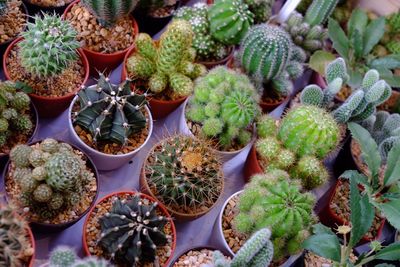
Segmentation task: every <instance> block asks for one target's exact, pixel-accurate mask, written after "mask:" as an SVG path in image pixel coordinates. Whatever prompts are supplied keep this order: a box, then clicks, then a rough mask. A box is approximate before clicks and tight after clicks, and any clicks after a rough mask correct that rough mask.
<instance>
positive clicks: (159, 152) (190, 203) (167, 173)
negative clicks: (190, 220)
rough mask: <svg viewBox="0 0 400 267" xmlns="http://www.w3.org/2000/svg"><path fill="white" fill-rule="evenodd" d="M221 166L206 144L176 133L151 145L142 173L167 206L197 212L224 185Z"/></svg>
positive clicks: (208, 205)
mask: <svg viewBox="0 0 400 267" xmlns="http://www.w3.org/2000/svg"><path fill="white" fill-rule="evenodd" d="M221 166H222V165H221V163H220V161H219V159H218V156H217V155H216V154H215V153H214V152H213V151H212V150H211V149H210V148H209V147H208V146H207V144H206V143H204V142H203V141H198V140H195V139H193V138H191V137H187V136H181V135H177V136H173V137H171V138H168V139H165V140H163V141H161V142H160V143H158V144H157V145H156V146H155V147H154V148H153V150H152V151H151V152H150V154H149V158H148V159H147V164H145V175H146V179H147V182H148V184H149V186H150V188H152V189H154V191H153V193H154V194H155V196H156V197H157V199H159V200H160V201H161V202H162V203H163V204H165V205H166V206H167V207H169V208H171V209H173V210H176V211H179V212H181V213H187V212H189V211H190V212H193V213H197V212H199V211H200V210H201V209H202V208H204V207H210V206H212V205H213V204H214V203H215V202H216V201H217V200H218V197H219V195H220V193H221V192H222V188H223V181H222V177H221V174H222V167H221Z"/></svg>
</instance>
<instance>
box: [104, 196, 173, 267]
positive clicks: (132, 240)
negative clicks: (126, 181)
mask: <svg viewBox="0 0 400 267" xmlns="http://www.w3.org/2000/svg"><path fill="white" fill-rule="evenodd" d="M148 202H149V201H147V200H146V199H142V198H141V197H140V196H139V195H134V196H129V197H127V198H124V199H119V198H116V199H115V200H114V201H113V203H112V207H111V209H110V210H109V212H107V213H106V214H104V215H103V216H102V217H100V219H99V224H100V227H101V234H100V237H99V239H98V242H97V244H98V245H99V246H100V247H101V248H102V249H103V250H104V252H106V254H107V256H108V257H110V258H111V259H112V261H113V262H115V263H117V264H120V265H122V266H136V265H137V264H140V263H149V262H150V263H152V262H154V260H155V258H156V252H157V249H158V248H159V247H162V246H164V245H167V244H168V242H170V240H169V239H170V236H168V235H167V234H166V233H165V229H164V228H165V225H166V224H167V223H168V222H169V219H168V218H167V217H164V216H163V215H160V214H159V213H158V211H157V209H158V208H157V206H158V203H157V202H154V203H148Z"/></svg>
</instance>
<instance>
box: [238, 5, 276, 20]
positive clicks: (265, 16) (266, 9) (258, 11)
mask: <svg viewBox="0 0 400 267" xmlns="http://www.w3.org/2000/svg"><path fill="white" fill-rule="evenodd" d="M244 2H245V3H246V4H247V5H248V6H249V10H250V11H251V13H253V14H254V24H260V23H264V22H267V21H268V20H269V18H270V17H271V15H272V6H273V5H274V4H275V0H244Z"/></svg>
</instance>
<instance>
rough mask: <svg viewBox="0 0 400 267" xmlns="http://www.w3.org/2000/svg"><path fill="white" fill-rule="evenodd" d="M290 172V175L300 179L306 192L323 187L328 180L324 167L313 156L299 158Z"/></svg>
mask: <svg viewBox="0 0 400 267" xmlns="http://www.w3.org/2000/svg"><path fill="white" fill-rule="evenodd" d="M292 172H293V173H292V175H293V176H294V177H296V178H298V179H300V180H301V182H302V185H303V186H304V188H306V189H308V190H311V189H314V188H316V187H318V186H320V185H323V184H324V183H325V182H326V181H327V180H328V179H329V174H328V172H327V170H326V169H325V167H324V165H323V164H322V162H321V161H320V160H319V159H317V158H316V157H314V156H303V157H301V158H300V159H299V161H298V162H297V165H296V167H295V168H294V169H293V170H292Z"/></svg>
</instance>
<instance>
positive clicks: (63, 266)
mask: <svg viewBox="0 0 400 267" xmlns="http://www.w3.org/2000/svg"><path fill="white" fill-rule="evenodd" d="M76 259H77V255H76V253H75V251H73V250H72V249H71V248H69V247H64V246H60V247H57V248H56V249H55V250H53V251H52V252H51V254H50V266H51V267H70V266H72V264H74V263H75V261H76Z"/></svg>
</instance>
